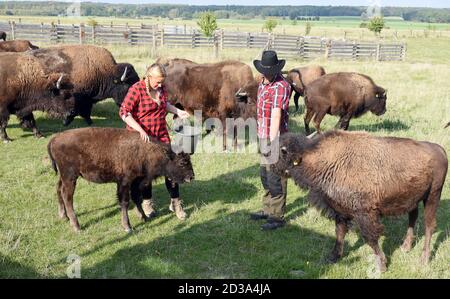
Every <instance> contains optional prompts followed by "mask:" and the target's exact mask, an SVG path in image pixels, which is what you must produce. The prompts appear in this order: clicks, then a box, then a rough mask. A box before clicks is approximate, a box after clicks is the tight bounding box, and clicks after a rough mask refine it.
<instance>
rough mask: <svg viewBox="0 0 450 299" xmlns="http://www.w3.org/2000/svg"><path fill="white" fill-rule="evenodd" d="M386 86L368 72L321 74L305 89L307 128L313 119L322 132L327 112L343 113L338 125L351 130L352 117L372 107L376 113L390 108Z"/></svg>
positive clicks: (306, 128)
mask: <svg viewBox="0 0 450 299" xmlns="http://www.w3.org/2000/svg"><path fill="white" fill-rule="evenodd" d="M386 99H387V97H386V90H384V89H383V88H382V87H379V86H377V85H376V84H375V83H374V82H373V80H372V79H371V78H369V77H368V76H365V75H362V74H357V73H333V74H328V75H324V76H322V77H320V78H319V79H317V80H315V81H314V82H312V83H311V84H309V85H308V86H306V89H305V105H306V115H305V130H306V133H307V134H309V133H310V130H309V122H310V121H311V119H312V117H313V116H314V125H315V127H316V130H317V131H318V132H320V123H321V122H322V119H323V118H324V117H325V115H326V114H331V115H337V116H339V117H340V119H339V122H338V123H337V125H336V127H339V128H340V129H344V130H347V129H348V126H349V124H350V119H351V118H352V117H355V118H356V117H359V116H361V115H363V114H364V113H366V112H367V111H371V112H372V113H374V114H376V115H383V114H384V113H385V112H386Z"/></svg>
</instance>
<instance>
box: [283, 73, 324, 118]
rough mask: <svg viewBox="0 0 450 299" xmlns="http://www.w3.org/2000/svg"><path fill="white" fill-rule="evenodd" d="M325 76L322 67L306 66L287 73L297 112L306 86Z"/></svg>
mask: <svg viewBox="0 0 450 299" xmlns="http://www.w3.org/2000/svg"><path fill="white" fill-rule="evenodd" d="M324 75H325V69H324V68H323V67H321V66H316V65H312V66H305V67H298V68H294V69H291V70H290V71H289V72H287V73H286V79H287V81H288V82H289V83H290V84H291V85H292V90H293V91H294V104H295V112H298V110H299V105H298V99H299V98H300V97H303V96H304V92H305V86H307V85H308V84H310V83H311V82H313V81H315V80H316V79H319V78H320V77H322V76H324Z"/></svg>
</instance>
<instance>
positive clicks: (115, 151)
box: [48, 128, 194, 232]
mask: <svg viewBox="0 0 450 299" xmlns="http://www.w3.org/2000/svg"><path fill="white" fill-rule="evenodd" d="M48 154H49V156H50V159H51V161H52V166H53V168H54V170H55V171H56V172H58V171H59V176H60V177H59V181H58V184H57V195H58V202H59V216H60V217H61V218H67V216H68V218H69V219H70V223H71V225H72V227H73V228H74V230H75V231H79V230H80V225H79V223H78V220H77V217H76V216H75V213H74V210H73V194H74V192H75V185H76V181H77V179H78V177H80V176H81V177H83V178H84V179H86V180H87V181H90V182H94V183H100V184H101V183H113V182H114V183H117V196H118V199H119V204H120V206H121V210H122V226H123V228H124V229H125V230H126V231H127V232H130V231H131V226H130V222H129V219H128V205H129V199H130V191H132V192H131V196H132V200H133V201H134V202H135V203H136V207H137V209H138V211H139V213H140V215H141V218H142V219H143V220H146V216H145V213H144V211H143V209H142V207H141V202H140V200H139V198H138V197H139V192H136V190H132V189H133V186H135V185H139V188H145V187H146V186H148V184H150V183H151V181H152V180H154V179H156V178H157V177H159V176H166V177H167V178H168V179H170V180H171V181H173V182H175V183H183V182H189V181H191V180H192V179H193V178H194V171H193V169H192V164H191V160H190V156H189V155H188V154H185V153H178V154H176V153H174V152H173V151H172V149H171V146H170V144H164V143H161V142H158V141H152V142H150V143H145V142H144V141H142V140H141V139H140V136H139V134H138V133H137V132H129V131H127V130H125V129H115V128H83V129H74V130H69V131H66V132H63V133H59V134H57V135H56V136H55V137H53V138H52V139H51V140H50V142H49V144H48ZM135 182H139V184H136V183H135Z"/></svg>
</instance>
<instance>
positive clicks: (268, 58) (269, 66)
mask: <svg viewBox="0 0 450 299" xmlns="http://www.w3.org/2000/svg"><path fill="white" fill-rule="evenodd" d="M253 64H254V65H255V68H256V70H258V72H260V73H261V74H263V75H276V74H278V73H280V72H281V70H282V69H283V67H284V65H285V64H286V60H284V59H280V60H278V56H277V52H275V51H271V50H269V51H264V52H263V54H262V59H261V60H254V61H253Z"/></svg>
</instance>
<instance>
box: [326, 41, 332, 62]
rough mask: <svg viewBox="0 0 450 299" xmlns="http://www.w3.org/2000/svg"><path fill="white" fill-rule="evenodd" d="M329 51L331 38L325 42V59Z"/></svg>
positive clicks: (328, 56) (328, 55)
mask: <svg viewBox="0 0 450 299" xmlns="http://www.w3.org/2000/svg"><path fill="white" fill-rule="evenodd" d="M330 53H331V40H328V41H327V42H326V44H325V59H328V58H330Z"/></svg>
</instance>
